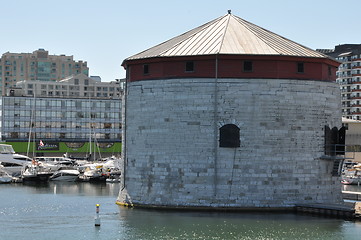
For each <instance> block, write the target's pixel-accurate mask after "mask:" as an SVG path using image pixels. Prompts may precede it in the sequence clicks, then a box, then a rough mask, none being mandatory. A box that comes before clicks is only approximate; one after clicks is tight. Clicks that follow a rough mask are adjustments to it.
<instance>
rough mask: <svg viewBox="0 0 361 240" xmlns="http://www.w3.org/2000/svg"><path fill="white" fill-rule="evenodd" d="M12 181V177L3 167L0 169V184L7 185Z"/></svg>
mask: <svg viewBox="0 0 361 240" xmlns="http://www.w3.org/2000/svg"><path fill="white" fill-rule="evenodd" d="M12 180H13V178H12V176H11V175H10V174H9V173H7V172H6V171H5V170H4V169H3V167H1V168H0V183H9V182H11V181H12Z"/></svg>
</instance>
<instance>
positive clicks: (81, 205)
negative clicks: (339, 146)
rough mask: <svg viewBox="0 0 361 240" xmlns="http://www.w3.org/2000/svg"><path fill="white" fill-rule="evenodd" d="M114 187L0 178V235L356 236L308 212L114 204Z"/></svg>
mask: <svg viewBox="0 0 361 240" xmlns="http://www.w3.org/2000/svg"><path fill="white" fill-rule="evenodd" d="M352 189H353V191H354V190H355V188H352ZM356 190H358V189H357V187H356ZM118 191H119V185H118V184H114V183H104V184H93V183H52V182H50V183H48V184H44V185H40V186H39V185H24V184H2V185H0V203H1V208H0V240H3V239H6V240H20V239H27V240H28V239H37V240H43V239H44V240H45V239H46V240H49V239H52V240H56V239H67V240H70V239H87V240H90V239H107V240H113V239H131V240H132V239H144V240H147V239H263V240H266V239H267V240H269V239H337V240H340V239H347V240H353V239H360V236H361V222H352V221H344V220H342V219H332V218H322V217H314V216H308V215H295V214H250V213H223V212H222V213H219V212H218V213H211V212H177V211H155V210H144V209H128V208H123V207H119V206H118V205H116V204H115V201H116V197H117V195H118ZM96 204H100V217H101V226H100V227H95V226H94V217H95V205H96Z"/></svg>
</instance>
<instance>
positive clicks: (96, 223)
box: [95, 204, 100, 227]
mask: <svg viewBox="0 0 361 240" xmlns="http://www.w3.org/2000/svg"><path fill="white" fill-rule="evenodd" d="M95 206H96V207H95V213H96V215H95V226H96V227H99V226H100V217H99V206H100V205H99V204H97V205H95Z"/></svg>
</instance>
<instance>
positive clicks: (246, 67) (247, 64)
mask: <svg viewBox="0 0 361 240" xmlns="http://www.w3.org/2000/svg"><path fill="white" fill-rule="evenodd" d="M252 71H253V62H252V61H243V72H252Z"/></svg>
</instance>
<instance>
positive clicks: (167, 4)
mask: <svg viewBox="0 0 361 240" xmlns="http://www.w3.org/2000/svg"><path fill="white" fill-rule="evenodd" d="M341 2H342V4H343V5H342V4H341ZM228 9H231V10H232V14H234V15H236V16H238V17H241V18H243V19H245V20H247V21H249V22H252V23H254V24H256V25H259V26H261V27H263V28H265V29H268V30H270V31H272V32H275V33H277V34H279V35H282V36H284V37H286V38H288V39H291V40H293V41H295V42H298V43H300V44H303V45H305V46H307V47H310V48H312V49H316V48H333V47H334V46H335V45H338V44H344V43H360V44H361V30H359V28H360V23H361V1H360V0H344V1H336V0H303V1H294V0H273V1H270V0H247V1H245V0H221V1H220V0H218V1H214V0H147V1H146V0H132V1H129V0H127V1H126V0H103V1H100V0H96V1H95V0H61V1H49V0H32V1H29V0H12V1H6V3H2V4H1V9H0V22H1V31H0V32H1V34H0V53H1V54H2V53H5V52H7V51H9V52H33V51H34V50H36V49H39V48H44V49H46V50H48V51H49V53H50V54H56V55H59V54H66V55H73V56H74V59H75V60H84V61H87V62H88V66H89V69H90V75H98V76H100V77H101V78H102V80H103V81H111V80H114V79H116V78H123V77H125V71H124V69H123V68H122V67H121V66H120V65H121V63H122V61H123V60H124V59H125V58H127V57H129V56H131V55H134V54H136V53H138V52H141V51H143V50H145V49H147V48H150V47H152V46H154V45H157V44H159V43H161V42H164V41H166V40H168V39H170V38H172V37H175V36H177V35H180V34H182V33H184V32H186V31H188V30H191V29H193V28H195V27H198V26H200V25H202V24H204V23H206V22H209V21H211V20H213V19H215V18H218V17H220V16H223V15H225V14H227V10H228Z"/></svg>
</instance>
